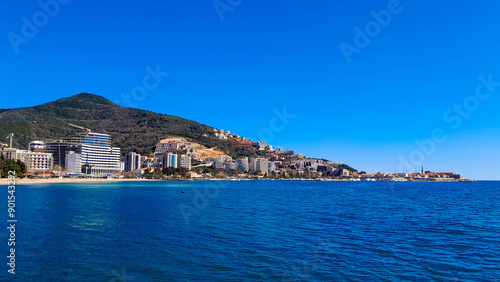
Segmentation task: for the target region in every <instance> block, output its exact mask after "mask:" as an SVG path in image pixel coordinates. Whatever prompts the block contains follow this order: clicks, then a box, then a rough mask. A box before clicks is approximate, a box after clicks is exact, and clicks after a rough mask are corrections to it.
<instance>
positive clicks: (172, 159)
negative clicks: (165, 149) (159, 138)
mask: <svg viewBox="0 0 500 282" xmlns="http://www.w3.org/2000/svg"><path fill="white" fill-rule="evenodd" d="M160 159H161V161H160V167H162V168H167V167H174V168H177V162H178V160H177V154H172V153H167V154H163V155H162V156H161V158H160Z"/></svg>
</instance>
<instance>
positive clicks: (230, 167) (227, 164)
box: [225, 163, 238, 170]
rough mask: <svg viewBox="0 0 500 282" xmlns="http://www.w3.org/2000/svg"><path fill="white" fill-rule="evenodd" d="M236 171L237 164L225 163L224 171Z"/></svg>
mask: <svg viewBox="0 0 500 282" xmlns="http://www.w3.org/2000/svg"><path fill="white" fill-rule="evenodd" d="M231 169H238V164H237V163H226V166H225V170H231Z"/></svg>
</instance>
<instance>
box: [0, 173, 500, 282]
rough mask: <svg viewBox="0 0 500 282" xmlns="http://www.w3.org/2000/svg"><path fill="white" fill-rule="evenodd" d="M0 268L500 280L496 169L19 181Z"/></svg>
mask: <svg viewBox="0 0 500 282" xmlns="http://www.w3.org/2000/svg"><path fill="white" fill-rule="evenodd" d="M3 191H4V192H2V195H1V202H0V205H3V206H4V208H3V209H2V210H3V212H2V214H3V217H4V219H5V220H3V224H2V225H3V227H2V228H1V229H0V230H1V231H0V246H2V247H1V250H2V255H1V257H2V258H1V260H2V261H3V263H1V264H0V265H1V267H0V273H1V274H0V280H2V281H500V182H493V181H491V182H488V181H478V182H457V183H421V182H341V181H262V180H261V181H259V180H254V181H158V182H155V181H147V182H146V181H137V182H104V183H78V184H76V183H71V184H36V185H17V186H16V203H15V204H16V207H15V218H16V220H17V222H16V223H15V274H11V273H9V272H8V270H9V269H10V266H9V265H7V263H8V262H9V259H8V258H7V256H9V254H10V248H11V247H9V246H8V245H7V244H8V240H9V238H10V237H11V236H12V234H11V233H10V229H7V227H8V226H9V224H10V223H7V219H9V218H8V217H7V187H5V189H3Z"/></svg>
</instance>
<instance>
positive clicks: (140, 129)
mask: <svg viewBox="0 0 500 282" xmlns="http://www.w3.org/2000/svg"><path fill="white" fill-rule="evenodd" d="M0 117H3V118H0V138H3V137H4V136H7V135H8V134H10V133H14V138H13V145H14V146H15V147H18V148H27V146H28V143H29V142H30V141H32V140H44V139H57V138H61V137H68V136H71V135H74V134H75V133H77V132H79V131H81V130H79V129H77V128H74V127H71V126H69V125H68V123H73V124H76V125H80V126H83V127H87V128H90V129H91V130H92V131H93V132H99V133H107V134H110V135H111V138H112V143H113V146H117V147H120V148H121V151H122V153H127V152H131V151H135V152H137V153H141V154H148V153H151V152H152V150H153V147H154V146H155V144H156V143H157V142H158V141H159V140H161V139H164V138H165V137H167V135H175V136H181V137H186V138H189V139H191V140H192V141H194V142H197V143H200V144H202V145H204V146H206V147H218V148H219V149H221V150H222V151H225V152H226V153H228V154H230V155H233V156H236V155H237V154H238V153H237V151H238V150H239V149H238V148H235V147H234V146H232V144H231V143H230V142H229V141H227V140H219V139H218V138H216V137H215V136H214V132H213V128H212V127H210V126H207V125H204V124H200V123H198V122H195V121H192V120H187V119H183V118H180V117H177V116H170V115H164V114H159V113H154V112H151V111H145V110H139V109H134V108H126V107H122V106H120V105H117V104H115V103H113V102H111V101H109V100H108V99H106V98H104V97H102V96H99V95H95V94H89V93H80V94H77V95H73V96H71V97H67V98H62V99H59V100H56V101H53V102H49V103H45V104H42V105H38V106H34V107H26V108H18V109H1V110H0ZM12 117H18V118H28V119H29V120H28V119H13V118H12ZM31 119H33V120H31ZM204 134H206V135H204ZM2 143H3V142H2Z"/></svg>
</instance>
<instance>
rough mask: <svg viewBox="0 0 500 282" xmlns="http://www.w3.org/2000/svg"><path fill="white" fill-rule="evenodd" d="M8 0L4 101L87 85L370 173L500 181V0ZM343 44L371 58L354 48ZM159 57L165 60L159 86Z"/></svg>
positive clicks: (62, 93)
mask: <svg viewBox="0 0 500 282" xmlns="http://www.w3.org/2000/svg"><path fill="white" fill-rule="evenodd" d="M39 3H48V4H47V5H43V4H42V5H40V4H39ZM54 3H56V4H55V5H54ZM214 3H216V5H214ZM3 6H4V8H3V9H2V10H1V11H0V15H1V17H2V24H1V25H0V29H1V34H3V39H2V40H0V48H1V52H2V54H3V56H2V59H3V60H2V64H0V80H1V83H0V87H1V92H2V93H3V94H2V98H3V99H2V102H1V104H0V108H14V107H23V106H32V105H37V104H41V103H44V102H47V101H51V100H55V99H58V98H61V97H66V96H70V95H73V94H76V93H79V92H86V91H87V87H88V90H89V92H91V93H95V94H99V95H103V96H105V97H107V98H108V99H110V100H112V101H115V102H117V103H119V104H121V105H124V106H134V107H137V108H141V109H147V110H151V111H155V112H160V113H166V114H171V115H178V116H181V117H184V118H188V119H193V120H196V121H199V122H201V123H204V124H207V125H210V126H214V127H217V128H223V129H229V130H231V131H232V132H234V133H237V134H240V135H243V136H248V137H252V138H256V139H258V138H259V136H260V137H263V138H264V139H266V141H268V142H269V143H271V144H272V145H274V146H282V147H284V148H285V149H288V148H290V149H295V150H296V151H298V152H302V153H304V154H305V155H307V156H311V157H324V158H328V159H331V160H334V161H340V162H344V163H347V164H350V165H351V166H353V167H355V168H358V169H360V170H366V171H368V172H377V171H382V172H394V171H397V170H404V171H408V172H412V171H414V170H419V169H420V165H421V164H422V163H423V164H424V165H425V167H426V169H429V170H434V171H455V172H458V173H461V174H463V175H464V176H465V177H470V178H476V179H500V165H499V163H500V161H499V160H500V150H499V149H498V143H499V142H498V140H499V137H500V118H499V117H498V108H499V106H500V97H499V96H500V85H499V84H500V83H497V81H498V82H500V52H498V50H500V36H499V35H498V30H500V21H499V20H498V11H499V10H500V3H498V2H497V1H474V2H472V1H467V2H465V1H464V2H463V3H462V2H458V3H457V2H456V1H440V2H439V3H435V1H416V0H414V1H409V0H406V1H399V2H398V1H394V0H391V1H353V0H349V1H347V0H346V1H342V0H340V1H316V2H311V3H307V2H303V1H300V2H299V1H289V0H288V1H260V0H254V1H246V0H243V1H238V0H220V1H217V2H213V1H180V0H177V1H143V2H139V1H67V0H65V1H63V0H61V1H59V2H55V0H54V1H43V0H42V1H41V2H36V1H33V2H31V3H27V2H23V3H18V2H15V1H7V2H5V3H4V5H3ZM374 15H379V16H374ZM377 17H378V21H377ZM389 17H390V18H389ZM31 24H33V26H31V27H34V28H35V29H36V30H33V29H30V25H31ZM356 28H357V29H356ZM357 30H358V31H359V30H361V32H362V34H360V33H358V31H357ZM362 39H365V40H364V41H363V40H362ZM341 44H344V45H343V46H351V47H352V48H351V47H350V48H351V49H349V50H351V51H352V50H356V52H353V53H351V54H349V55H348V56H346V55H345V53H344V52H343V50H342V48H341ZM354 48H356V49H354ZM344 51H345V50H344ZM148 67H149V68H150V69H153V70H154V69H157V68H158V69H159V71H160V73H161V74H162V76H159V77H158V78H159V79H158V81H154V80H151V79H150V78H149V77H147V75H148V73H149V72H148V70H147V68H148ZM164 73H168V76H166V75H165V74H164ZM145 77H146V78H147V79H146V80H147V85H148V87H147V88H148V89H147V90H145V88H144V82H143V81H144V79H145ZM480 77H482V81H483V82H481V80H480V79H479V78H480ZM148 79H149V80H148ZM488 80H489V81H490V82H489V83H485V82H484V81H488ZM477 88H480V89H479V90H478V91H479V92H478V94H476V89H477ZM141 89H142V90H145V92H140V90H141ZM495 90H496V91H495ZM127 96H128V99H127V98H126V97H127ZM460 107H461V108H462V110H460ZM284 108H286V111H287V112H288V113H289V114H290V115H294V116H295V117H294V118H292V119H289V120H288V121H289V123H288V124H287V125H286V126H285V127H284V128H281V127H280V128H279V130H276V127H273V126H271V125H270V122H271V121H272V120H273V117H275V116H276V110H277V111H279V112H282V111H283V109H284ZM274 109H275V110H274ZM271 129H274V131H273V130H271ZM436 130H437V131H438V133H440V134H438V135H439V136H440V138H434V139H433V132H435V131H436ZM269 132H271V133H272V134H269ZM264 133H265V134H264ZM434 137H435V136H434ZM417 143H420V144H425V146H423V145H422V146H418V145H417Z"/></svg>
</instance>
